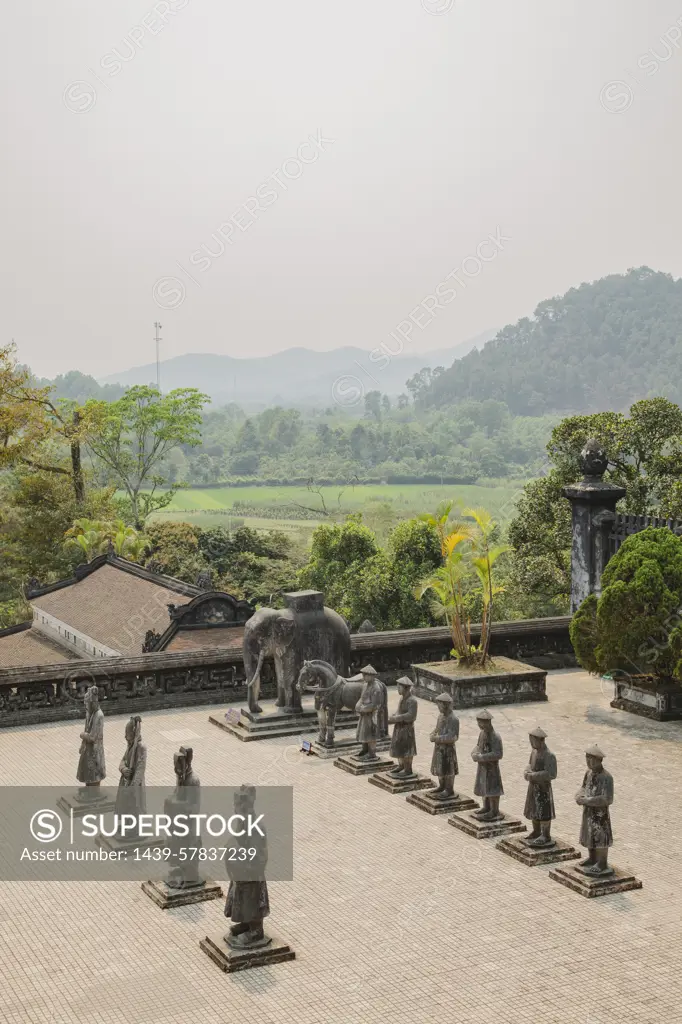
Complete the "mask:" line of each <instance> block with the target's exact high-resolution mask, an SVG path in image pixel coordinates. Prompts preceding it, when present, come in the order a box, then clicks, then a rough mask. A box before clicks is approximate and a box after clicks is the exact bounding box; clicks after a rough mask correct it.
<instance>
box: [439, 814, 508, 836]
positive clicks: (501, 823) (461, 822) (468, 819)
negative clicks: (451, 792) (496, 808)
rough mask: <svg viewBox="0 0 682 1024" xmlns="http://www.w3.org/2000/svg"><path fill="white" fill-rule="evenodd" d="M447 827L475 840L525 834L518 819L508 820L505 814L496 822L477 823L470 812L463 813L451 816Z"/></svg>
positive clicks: (476, 819)
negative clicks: (459, 830)
mask: <svg viewBox="0 0 682 1024" xmlns="http://www.w3.org/2000/svg"><path fill="white" fill-rule="evenodd" d="M448 825H454V827H455V828H459V829H461V830H462V832H466V834H467V835H468V836H473V837H474V838H475V839H492V838H494V837H495V836H504V835H507V834H508V833H510V832H525V831H526V826H525V825H524V824H523V822H522V821H520V820H519V819H518V818H510V817H508V816H507V815H506V814H505V815H504V817H502V818H498V820H497V821H479V820H478V818H474V817H472V814H471V811H464V812H462V813H461V814H453V815H452V817H451V818H448Z"/></svg>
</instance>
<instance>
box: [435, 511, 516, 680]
mask: <svg viewBox="0 0 682 1024" xmlns="http://www.w3.org/2000/svg"><path fill="white" fill-rule="evenodd" d="M455 507H456V503H455V502H452V501H449V502H445V503H443V504H442V505H440V506H439V507H438V509H437V510H436V514H435V515H430V514H426V515H422V516H419V518H420V519H421V520H422V521H423V522H426V523H429V525H430V526H432V527H433V529H434V530H435V531H436V533H437V534H438V537H439V539H440V543H441V553H442V555H443V565H442V566H441V567H440V568H438V569H436V571H435V572H434V573H431V575H430V576H427V577H426V578H425V579H424V580H422V581H421V583H420V584H419V585H418V586H417V588H416V589H415V597H416V598H417V599H418V600H419V599H421V598H422V597H423V596H424V594H425V593H426V592H427V591H431V592H432V593H433V594H434V595H435V599H434V601H433V603H432V609H433V611H434V613H435V614H436V615H438V616H439V617H441V618H445V619H446V620H447V622H448V625H449V626H450V632H451V633H452V652H451V653H452V655H453V656H454V657H455V658H457V660H458V661H461V662H463V663H465V664H466V663H469V664H479V665H485V663H486V661H487V659H488V657H489V654H488V652H489V649H490V627H491V624H492V605H493V598H494V597H495V595H496V594H499V593H501V591H502V589H503V588H502V587H498V586H496V585H495V583H494V580H493V567H494V565H495V562H496V561H497V559H498V558H499V557H500V555H502V554H504V552H505V551H507V550H508V547H507V546H506V545H503V544H497V545H493V543H492V538H493V536H494V531H495V523H494V522H493V519H492V517H491V515H490V513H489V512H487V511H486V509H465V510H464V512H463V515H465V516H467V517H468V518H469V519H470V520H473V523H474V525H473V526H472V525H470V523H467V522H458V523H455V524H454V525H453V526H449V520H450V515H451V513H452V511H453V509H454V508H455ZM472 576H476V577H478V580H479V581H480V585H481V597H482V602H483V614H482V618H481V641H480V644H479V646H478V647H474V646H472V644H471V623H470V620H469V616H468V614H467V610H466V601H465V598H466V595H467V592H468V591H469V587H468V583H469V581H470V580H471V578H472Z"/></svg>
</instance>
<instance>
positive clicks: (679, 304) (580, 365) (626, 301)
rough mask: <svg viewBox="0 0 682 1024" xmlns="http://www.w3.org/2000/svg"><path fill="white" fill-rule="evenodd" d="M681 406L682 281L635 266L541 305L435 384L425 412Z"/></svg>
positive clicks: (426, 394) (424, 393) (425, 393)
mask: <svg viewBox="0 0 682 1024" xmlns="http://www.w3.org/2000/svg"><path fill="white" fill-rule="evenodd" d="M657 396H662V397H664V398H668V399H669V400H670V401H673V402H677V403H682V280H680V279H675V278H673V276H672V275H671V274H665V273H661V272H659V271H654V270H651V269H650V268H649V267H637V268H634V269H631V270H628V272H627V273H626V274H610V275H609V276H608V277H603V278H601V279H600V280H598V281H593V282H591V283H589V284H588V283H586V284H581V285H580V286H579V287H578V288H570V289H569V290H568V291H567V292H566V293H565V294H564V295H560V296H554V297H553V298H550V299H546V300H545V301H544V302H541V303H540V304H539V305H538V306H537V308H536V309H535V312H534V314H533V316H532V317H524V318H523V319H521V320H519V321H517V323H515V324H510V325H509V326H507V327H504V328H503V329H502V330H501V331H499V332H498V334H497V335H496V337H495V338H494V339H493V340H492V341H490V342H488V344H487V345H485V347H483V348H482V349H480V350H477V351H471V352H469V353H468V354H467V355H465V356H464V357H463V358H460V359H456V361H455V362H454V363H453V365H452V366H451V367H450V368H449V369H447V370H446V371H445V373H442V374H440V375H439V376H438V377H436V378H434V379H433V380H432V381H431V382H430V383H429V384H428V385H427V386H425V387H424V388H423V389H422V390H421V391H420V394H419V395H418V402H419V404H420V405H421V406H422V407H425V408H439V407H445V406H449V405H456V404H457V403H459V402H462V401H464V400H466V399H473V400H475V401H478V402H483V401H486V400H487V399H493V400H495V401H498V402H505V403H506V405H507V406H508V408H509V411H510V412H511V413H512V414H514V415H517V416H542V415H544V414H549V413H551V414H558V415H561V414H569V413H591V412H601V411H604V410H607V409H613V410H614V411H625V410H626V409H628V408H629V406H630V405H631V404H632V403H633V402H636V401H639V400H640V399H644V398H653V397H657Z"/></svg>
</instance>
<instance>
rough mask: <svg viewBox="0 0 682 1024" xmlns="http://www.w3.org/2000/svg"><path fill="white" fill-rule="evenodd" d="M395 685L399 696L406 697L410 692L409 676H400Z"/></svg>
mask: <svg viewBox="0 0 682 1024" xmlns="http://www.w3.org/2000/svg"><path fill="white" fill-rule="evenodd" d="M396 685H397V687H398V693H399V694H400V696H401V697H406V696H407V695H408V694H409V693H411V692H412V680H411V679H410V678H409V676H401V677H400V679H399V680H398V682H397V683H396Z"/></svg>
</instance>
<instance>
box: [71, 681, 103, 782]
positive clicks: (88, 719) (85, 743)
mask: <svg viewBox="0 0 682 1024" xmlns="http://www.w3.org/2000/svg"><path fill="white" fill-rule="evenodd" d="M80 737H81V748H80V758H79V759H78V771H77V772H76V778H77V779H78V781H79V782H81V783H83V785H84V786H85V790H81V792H80V795H81V797H97V796H98V794H97V793H87V792H86V791H87V790H88V789H92V788H94V787H97V786H99V784H100V783H101V782H102V781H103V780H104V779H105V778H106V775H107V772H106V765H105V761H104V713H103V711H102V709H101V708H100V706H99V690H98V689H97V686H96V685H93V686H90V687H89V688H88V689H87V690H86V692H85V728H84V730H83V732H82V733H81V734H80Z"/></svg>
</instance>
